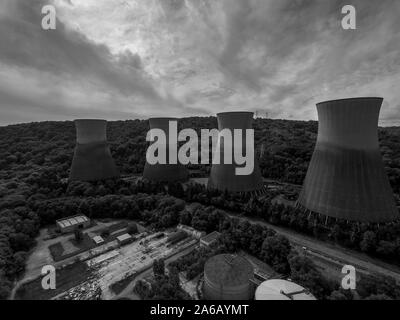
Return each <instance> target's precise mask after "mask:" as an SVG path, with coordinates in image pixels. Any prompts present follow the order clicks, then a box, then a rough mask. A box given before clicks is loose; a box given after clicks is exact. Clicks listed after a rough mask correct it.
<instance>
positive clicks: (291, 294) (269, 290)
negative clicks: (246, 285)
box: [255, 279, 317, 300]
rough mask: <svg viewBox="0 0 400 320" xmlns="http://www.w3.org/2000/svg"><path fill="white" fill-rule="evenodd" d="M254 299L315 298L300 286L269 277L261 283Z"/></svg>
mask: <svg viewBox="0 0 400 320" xmlns="http://www.w3.org/2000/svg"><path fill="white" fill-rule="evenodd" d="M255 300H317V299H315V297H314V296H313V295H312V294H311V293H310V292H309V291H308V290H306V289H304V288H303V287H302V286H300V285H298V284H296V283H294V282H292V281H288V280H284V279H271V280H267V281H264V282H263V283H261V284H260V285H259V286H258V287H257V289H256V293H255Z"/></svg>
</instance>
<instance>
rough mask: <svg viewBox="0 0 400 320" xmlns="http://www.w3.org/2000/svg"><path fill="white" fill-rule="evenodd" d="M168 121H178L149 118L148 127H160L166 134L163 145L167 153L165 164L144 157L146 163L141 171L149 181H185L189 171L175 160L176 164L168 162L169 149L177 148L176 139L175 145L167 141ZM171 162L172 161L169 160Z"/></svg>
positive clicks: (168, 134) (168, 133)
mask: <svg viewBox="0 0 400 320" xmlns="http://www.w3.org/2000/svg"><path fill="white" fill-rule="evenodd" d="M170 121H178V120H177V119H176V118H151V119H149V123H150V129H161V130H163V131H164V133H165V136H166V143H167V145H166V146H165V150H166V155H167V162H166V164H160V163H159V164H150V163H149V162H148V161H147V157H146V164H145V167H144V171H143V178H144V179H147V180H149V181H155V182H185V181H187V180H188V179H189V173H188V171H187V169H186V168H185V167H184V166H183V165H182V164H180V163H179V162H177V163H176V164H173V163H170V159H169V149H170V148H171V147H174V148H177V141H174V142H172V143H175V144H176V145H174V146H172V145H170V142H169V140H170V139H169V136H170V132H169V123H170ZM171 162H172V161H171Z"/></svg>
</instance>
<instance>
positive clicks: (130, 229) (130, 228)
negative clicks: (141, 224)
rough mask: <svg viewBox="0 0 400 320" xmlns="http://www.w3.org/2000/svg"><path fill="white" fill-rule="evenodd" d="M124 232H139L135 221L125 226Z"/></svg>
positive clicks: (131, 233)
mask: <svg viewBox="0 0 400 320" xmlns="http://www.w3.org/2000/svg"><path fill="white" fill-rule="evenodd" d="M126 232H128V233H129V234H130V235H133V234H136V233H138V232H139V230H138V226H137V224H136V223H130V224H129V226H128V227H127V228H126Z"/></svg>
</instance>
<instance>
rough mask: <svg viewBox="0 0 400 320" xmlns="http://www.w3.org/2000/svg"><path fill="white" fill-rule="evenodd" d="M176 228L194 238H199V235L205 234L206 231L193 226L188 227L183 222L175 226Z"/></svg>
mask: <svg viewBox="0 0 400 320" xmlns="http://www.w3.org/2000/svg"><path fill="white" fill-rule="evenodd" d="M177 229H178V230H180V231H183V232H185V233H186V234H187V235H189V236H191V237H193V238H196V239H200V238H201V237H204V236H205V235H206V233H205V232H204V231H199V230H196V229H195V228H192V227H189V226H187V225H184V224H179V225H178V226H177Z"/></svg>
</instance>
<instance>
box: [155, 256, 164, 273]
mask: <svg viewBox="0 0 400 320" xmlns="http://www.w3.org/2000/svg"><path fill="white" fill-rule="evenodd" d="M153 273H154V275H155V276H156V277H157V276H164V275H165V262H164V259H156V260H154V262H153Z"/></svg>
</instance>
